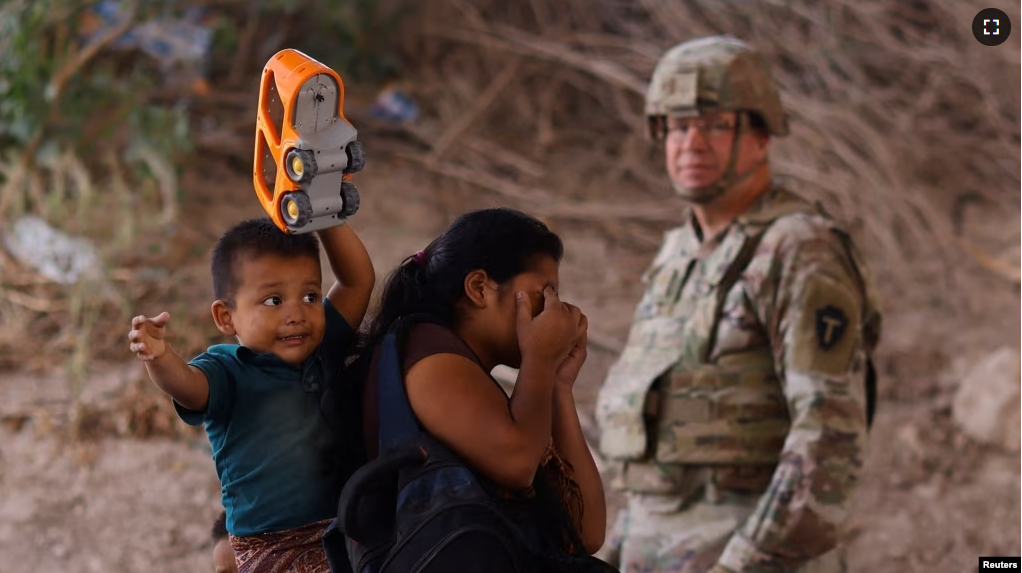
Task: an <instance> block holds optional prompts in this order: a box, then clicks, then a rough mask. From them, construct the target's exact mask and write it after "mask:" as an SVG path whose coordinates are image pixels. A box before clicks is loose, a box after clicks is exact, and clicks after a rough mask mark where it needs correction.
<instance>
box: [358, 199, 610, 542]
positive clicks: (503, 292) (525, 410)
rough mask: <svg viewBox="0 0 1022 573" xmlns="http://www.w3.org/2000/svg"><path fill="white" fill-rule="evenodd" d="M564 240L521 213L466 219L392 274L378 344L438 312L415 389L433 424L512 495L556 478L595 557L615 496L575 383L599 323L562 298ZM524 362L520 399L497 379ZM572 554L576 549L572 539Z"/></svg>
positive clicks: (426, 335) (372, 431)
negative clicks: (589, 437) (607, 492)
mask: <svg viewBox="0 0 1022 573" xmlns="http://www.w3.org/2000/svg"><path fill="white" fill-rule="evenodd" d="M562 254H563V246H562V244H561V240H560V239H559V238H558V237H557V235H555V234H554V233H552V232H551V231H550V230H549V229H547V227H546V226H545V225H543V223H541V222H539V221H537V220H535V219H533V218H531V217H529V216H528V215H525V214H523V213H520V212H517V211H513V210H510V209H486V210H482V211H475V212H471V213H467V214H465V215H462V216H461V217H459V218H458V219H457V220H456V221H455V222H454V223H453V224H452V225H451V227H450V228H449V229H448V230H447V231H446V232H445V233H444V234H442V235H441V236H440V237H438V238H437V239H436V240H434V241H433V242H432V243H431V244H430V245H429V246H428V247H427V248H426V249H425V250H423V251H420V252H418V253H416V254H415V256H413V257H411V258H409V259H408V260H407V261H405V262H404V263H403V264H402V265H401V266H400V267H398V269H397V270H395V271H394V273H393V274H392V275H391V276H390V277H389V278H388V280H387V283H386V285H385V287H384V290H383V295H382V298H381V301H380V310H379V312H378V314H377V316H376V317H375V319H374V320H373V322H372V324H371V326H370V329H369V334H368V340H367V346H368V348H370V349H373V350H374V351H375V350H376V349H377V348H378V346H379V343H380V341H381V340H382V338H383V336H384V335H385V334H386V332H387V329H388V328H389V327H390V326H391V325H392V324H393V323H394V321H396V320H397V319H398V318H399V317H402V316H407V315H410V314H416V313H428V314H430V315H432V316H433V317H435V318H437V319H439V320H440V321H441V322H442V323H443V324H444V326H440V325H436V324H428V323H422V324H417V325H415V326H414V327H412V329H411V331H410V332H409V333H408V338H407V339H406V342H405V344H404V353H403V356H402V359H403V365H402V366H403V368H404V372H405V390H406V393H407V396H408V401H409V403H410V404H411V407H412V410H413V412H414V413H415V416H416V417H417V418H418V420H419V422H420V424H421V425H422V426H423V428H424V429H425V430H426V431H427V432H429V433H430V434H431V435H432V436H433V437H434V438H436V439H437V440H438V441H440V442H441V443H443V444H444V445H445V446H446V447H447V448H449V449H450V450H452V451H453V452H454V453H455V454H457V455H458V456H459V457H460V458H461V459H462V461H463V462H464V463H465V464H466V465H468V466H469V467H470V468H472V469H473V470H474V471H475V472H476V473H477V474H478V475H480V476H482V477H484V478H486V479H488V480H489V481H490V482H492V484H494V485H496V486H498V487H499V488H500V489H502V490H504V491H505V492H506V493H507V495H509V496H519V495H525V496H529V495H532V494H533V493H534V492H533V489H532V488H533V486H534V484H533V479H534V477H535V476H536V475H537V469H538V468H539V467H540V466H543V468H544V470H545V472H543V473H542V474H539V475H545V476H547V478H548V479H549V485H551V486H552V489H553V490H554V491H555V492H556V493H557V496H558V498H559V499H560V500H561V503H562V504H563V505H564V509H565V510H566V511H567V514H568V515H569V517H570V518H571V523H572V525H573V526H574V528H575V530H576V533H577V537H578V539H579V541H580V542H581V543H582V545H583V548H584V550H585V552H587V553H588V554H590V555H592V554H593V553H595V552H596V551H597V550H598V549H599V548H600V547H601V546H602V545H603V540H604V535H605V532H606V503H605V499H604V492H603V484H602V482H601V480H600V475H599V472H598V471H597V469H596V463H595V462H594V461H593V458H592V454H591V453H590V451H589V448H588V446H587V444H586V441H585V438H584V437H583V434H582V428H581V425H580V423H579V420H578V413H577V411H576V410H575V401H574V397H573V395H572V386H573V384H574V382H575V378H576V377H577V376H578V372H579V369H580V368H581V367H582V364H583V362H584V361H585V358H586V329H587V326H588V322H587V320H586V317H585V315H583V314H582V313H581V311H579V309H578V308H576V307H574V306H572V305H569V304H566V303H563V302H561V301H560V299H559V298H558V296H557V288H558V265H559V263H560V260H561V256H562ZM499 364H503V365H507V366H510V367H513V368H518V369H519V374H518V382H517V384H516V385H515V389H514V392H513V393H512V395H511V397H510V399H509V398H508V396H507V395H506V394H505V393H504V391H503V390H502V389H501V387H500V386H499V385H498V384H497V383H496V381H495V380H494V379H493V378H492V377H491V376H490V374H489V373H490V371H492V370H493V368H494V367H495V366H497V365H499ZM376 398H377V380H376V356H375V355H374V357H373V358H372V361H371V363H370V366H369V373H368V378H367V382H366V388H365V392H364V394H363V405H362V408H363V413H364V416H363V419H364V431H365V446H366V451H367V454H368V456H369V459H374V458H375V457H376V455H377V447H378V424H377V420H376V412H377V402H376ZM565 545H566V547H565V549H566V550H568V551H573V550H574V549H577V548H574V547H571V546H570V542H567V541H565Z"/></svg>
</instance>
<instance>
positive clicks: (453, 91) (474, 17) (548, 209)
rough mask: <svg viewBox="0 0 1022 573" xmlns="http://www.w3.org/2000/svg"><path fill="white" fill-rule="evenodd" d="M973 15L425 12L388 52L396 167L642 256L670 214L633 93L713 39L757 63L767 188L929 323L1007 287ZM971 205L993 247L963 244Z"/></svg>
mask: <svg viewBox="0 0 1022 573" xmlns="http://www.w3.org/2000/svg"><path fill="white" fill-rule="evenodd" d="M984 7H985V5H981V4H980V3H976V2H966V1H958V0H917V1H914V2H890V1H881V0H864V1H860V2H819V1H816V0H801V1H796V0H750V1H743V2H725V1H721V0H689V1H687V2H676V1H671V0H643V1H641V2H626V1H624V0H599V1H595V2H594V1H588V0H587V1H585V2H583V1H581V0H577V1H576V0H563V1H559V2H554V1H552V0H530V1H529V2H514V3H504V2H495V1H492V0H474V1H470V0H429V1H428V2H426V3H424V5H423V6H422V14H424V17H422V18H420V19H417V20H416V19H411V18H410V19H409V23H408V30H407V31H406V33H405V34H404V35H403V38H404V39H405V44H404V46H403V50H404V53H405V54H406V57H407V59H408V60H409V64H408V66H407V69H409V70H413V76H412V77H409V78H406V79H407V81H408V83H409V84H410V85H413V86H415V89H416V92H417V94H418V97H419V99H420V101H422V102H424V103H425V104H426V105H427V106H430V107H429V108H428V109H427V113H428V114H429V116H430V117H431V118H434V122H433V123H432V124H429V123H427V124H425V125H424V126H423V127H420V128H418V129H417V130H416V135H417V136H418V138H419V139H420V140H422V141H423V142H425V144H426V145H427V146H428V147H429V151H427V152H426V153H415V152H407V151H404V152H402V155H403V156H404V157H411V158H413V159H416V160H417V161H418V162H419V163H420V164H422V165H423V166H425V167H426V168H427V169H429V170H431V171H432V172H434V173H437V174H440V175H442V176H444V177H446V178H449V179H452V180H454V181H459V182H462V183H465V184H468V185H470V186H472V187H474V188H477V189H478V188H483V189H487V190H489V191H491V192H494V193H498V194H501V195H503V196H504V197H505V198H507V199H509V200H511V201H513V202H516V203H519V204H521V205H522V206H524V207H527V208H530V209H532V210H534V211H535V212H537V213H538V214H540V215H542V216H545V217H548V218H553V219H583V220H586V221H587V222H588V223H587V224H590V225H600V226H602V227H603V228H604V230H606V231H607V232H608V233H612V234H613V235H614V236H615V237H617V238H628V239H631V240H633V244H635V245H636V247H637V248H639V249H642V250H645V251H648V250H651V249H652V248H653V245H655V244H656V243H657V241H658V239H659V231H660V230H661V229H662V228H663V227H665V226H667V225H669V223H670V222H671V221H677V220H678V219H679V217H678V216H677V215H676V214H677V213H678V212H679V211H678V208H679V206H678V203H677V202H676V201H675V199H674V198H673V197H672V196H671V193H670V190H669V186H668V185H667V184H666V181H665V179H664V176H663V175H662V171H663V170H662V168H661V165H660V159H659V155H658V153H657V150H656V149H654V148H653V147H652V146H651V145H650V144H649V143H647V142H645V141H644V136H643V133H642V128H643V122H642V116H641V113H642V95H643V93H644V90H645V85H646V79H647V78H648V77H649V75H650V73H651V71H652V69H653V66H654V65H655V63H656V60H657V58H658V57H659V55H660V54H661V53H662V51H663V50H664V49H665V48H666V47H668V46H670V45H673V44H674V43H676V42H678V41H683V40H686V39H690V38H693V37H696V36H700V35H706V34H714V33H731V34H734V35H736V36H738V37H740V38H743V39H745V40H748V41H750V42H751V43H753V44H754V45H756V46H757V47H759V48H760V49H761V50H763V51H764V53H765V54H766V55H767V56H768V57H769V59H770V60H771V61H772V62H773V65H774V71H775V75H776V77H777V79H778V81H779V83H780V86H781V88H782V90H783V93H784V97H785V103H786V105H787V107H788V109H789V110H790V112H791V114H792V129H793V133H792V135H791V137H789V138H787V139H786V140H779V141H777V142H775V147H774V160H775V163H774V165H775V170H776V172H777V174H779V175H782V176H785V177H786V178H788V179H789V180H791V181H792V182H793V183H794V184H795V185H796V186H797V188H798V189H800V190H801V191H802V192H803V193H805V194H807V195H809V196H811V197H813V198H815V199H818V200H820V201H821V202H822V203H823V204H824V205H825V206H826V208H827V209H828V211H830V212H831V213H832V214H834V215H836V216H838V217H839V218H841V219H842V220H844V221H845V222H846V223H847V224H848V226H849V227H850V228H851V230H852V231H853V232H854V233H855V235H856V236H857V238H858V240H859V241H860V243H861V244H862V245H863V247H864V250H866V251H867V252H868V253H869V255H870V257H871V259H872V261H873V270H874V274H875V275H876V278H877V280H878V282H879V284H880V285H881V287H882V290H883V292H884V294H885V295H886V296H885V298H886V299H887V304H888V306H891V307H897V308H900V309H904V308H912V309H929V310H928V311H927V312H936V313H941V316H942V317H943V318H945V319H946V318H947V317H948V316H950V315H952V314H954V313H956V312H958V311H960V310H961V309H962V306H963V304H964V303H965V300H966V299H967V298H968V297H969V296H970V295H971V294H972V293H973V292H975V290H977V289H980V288H983V289H986V288H987V287H988V283H987V279H988V278H989V277H990V276H994V277H997V280H1000V281H1001V286H1002V287H1003V286H1005V285H1007V286H1009V287H1010V286H1011V284H1012V283H1013V284H1015V285H1017V283H1018V280H1019V278H1018V277H1019V263H1018V252H1017V247H1015V245H1018V244H1019V234H1018V228H1019V220H1018V216H1017V213H1018V212H1019V207H1020V201H1019V198H1020V195H1019V192H1018V191H1017V190H1018V189H1019V186H1020V178H1019V173H1020V163H1019V150H1020V148H1019V127H1018V126H1019V107H1020V106H1019V104H1020V102H1019V96H1018V95H1017V92H1015V91H1014V86H1015V85H1018V83H1019V79H1020V78H1019V69H1020V67H1019V48H1018V43H1017V42H1012V41H1009V42H1008V43H1006V44H1004V45H1002V46H1000V47H998V48H988V47H986V46H982V45H980V44H979V43H978V42H976V40H975V39H974V38H973V37H972V34H971V28H970V25H971V21H972V18H973V16H974V15H975V14H976V13H977V12H978V11H979V10H980V9H982V8H984ZM1009 16H1010V17H1011V18H1014V19H1018V17H1019V12H1018V8H1016V7H1013V8H1011V9H1010V10H1009ZM973 204H979V205H981V206H982V207H983V210H982V212H983V213H988V214H989V213H993V214H1001V218H1000V219H998V220H997V221H986V222H985V223H986V224H987V225H999V226H1000V228H1001V229H1003V231H1001V232H999V233H994V234H990V233H986V234H985V235H984V236H979V235H974V236H970V233H969V231H968V229H967V227H968V225H963V224H962V221H963V219H968V218H970V217H971V216H972V214H973V212H974V211H971V210H970V209H971V208H972V207H971V206H972V205H973ZM984 216H986V215H984ZM975 226H976V225H973V227H975ZM636 239H637V242H636V241H634V240H636ZM1016 298H1017V297H1016Z"/></svg>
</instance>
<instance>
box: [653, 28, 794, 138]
mask: <svg viewBox="0 0 1022 573" xmlns="http://www.w3.org/2000/svg"><path fill="white" fill-rule="evenodd" d="M705 111H746V112H752V113H754V114H756V115H758V116H759V117H760V118H761V119H762V120H763V122H764V123H765V124H766V127H767V130H768V132H769V133H770V135H773V136H778V137H780V136H784V135H787V134H788V122H787V117H786V115H785V113H784V108H783V107H782V105H781V97H780V94H779V93H778V92H777V88H776V86H775V85H774V80H773V77H772V76H771V75H770V68H769V66H768V65H767V62H766V60H765V59H764V58H763V57H762V56H761V55H759V54H758V53H757V52H756V51H755V50H753V49H752V47H751V46H749V45H748V44H746V43H744V42H742V41H741V40H738V39H737V38H735V37H733V36H727V35H724V36H711V37H708V38H699V39H697V40H691V41H688V42H683V43H681V44H678V45H676V46H674V47H673V48H671V49H670V50H668V51H667V53H666V54H664V56H663V57H662V58H660V61H659V62H658V63H657V65H656V69H655V70H654V71H653V78H652V80H651V81H650V83H649V87H648V89H647V92H646V119H647V122H648V124H649V129H650V134H651V135H652V136H653V137H654V138H655V137H657V136H658V134H660V133H662V132H661V131H660V130H661V129H662V128H661V127H660V126H662V125H663V124H662V121H663V119H664V118H666V117H684V116H691V115H698V114H700V113H702V112H705Z"/></svg>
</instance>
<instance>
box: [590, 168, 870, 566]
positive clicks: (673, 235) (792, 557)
mask: <svg viewBox="0 0 1022 573" xmlns="http://www.w3.org/2000/svg"><path fill="white" fill-rule="evenodd" d="M798 203H800V204H801V205H802V206H803V208H801V209H794V210H793V209H790V206H791V205H792V204H798ZM743 233H744V234H745V235H746V236H752V235H759V242H758V243H757V244H756V247H755V250H754V251H753V252H752V253H751V258H750V259H749V260H748V263H747V264H745V266H744V270H743V271H742V272H741V274H740V275H739V276H738V277H737V280H735V281H734V282H733V283H732V286H731V287H730V288H729V289H728V292H726V293H718V292H715V291H714V290H713V286H714V284H716V283H714V279H713V276H714V272H713V270H712V269H711V270H710V271H704V273H703V275H705V276H704V277H703V278H705V277H709V278H708V279H707V280H704V281H702V282H706V283H707V284H694V285H681V284H679V285H677V286H676V287H675V290H676V291H677V292H678V294H676V295H675V296H674V300H676V301H678V302H679V303H682V306H684V301H685V300H686V299H687V298H689V297H688V296H686V295H685V294H683V293H684V292H685V291H686V290H692V291H694V292H696V293H698V296H705V297H717V296H720V297H722V298H721V300H722V301H723V305H722V309H721V311H720V312H719V313H718V314H717V315H716V316H715V317H714V318H713V320H714V321H715V323H714V324H712V325H711V326H710V328H708V329H707V330H708V331H709V332H710V336H709V340H708V341H706V342H705V343H699V342H693V341H692V340H687V339H686V333H685V330H684V329H683V328H682V329H678V330H677V332H675V333H673V334H672V335H673V336H675V337H676V338H677V339H678V340H677V342H678V348H677V350H676V351H675V350H670V349H668V350H667V351H664V345H663V344H662V343H660V344H656V343H653V344H652V346H656V347H657V350H654V351H653V354H651V355H649V356H644V350H643V348H649V347H650V346H651V343H650V342H649V340H650V338H649V336H650V335H652V336H653V338H656V333H655V332H654V333H651V332H643V328H646V329H647V330H650V329H652V330H656V329H664V328H667V329H668V330H669V329H670V328H671V327H666V326H663V325H662V324H661V325H659V326H656V325H655V323H650V324H654V326H650V325H649V324H648V325H647V326H646V327H643V326H642V325H640V324H639V323H640V322H641V321H640V320H639V317H640V315H642V314H643V305H648V304H649V303H650V301H651V299H652V298H654V297H651V296H650V293H649V292H647V293H646V296H645V297H644V299H643V302H642V303H640V305H639V307H640V308H639V309H638V311H637V315H636V317H637V320H636V324H635V325H634V326H633V331H632V335H631V336H630V337H629V343H628V346H627V347H626V349H625V351H624V353H623V355H622V358H621V359H620V360H619V362H618V364H616V365H615V368H616V369H617V370H615V368H612V370H611V373H610V375H609V376H608V382H607V384H614V383H615V382H614V379H615V376H616V377H617V378H619V379H623V380H625V379H627V382H626V385H627V384H632V385H633V386H634V385H635V384H639V385H642V384H645V388H647V389H648V388H649V387H650V386H651V385H652V383H653V380H651V379H649V378H660V377H661V376H663V375H664V374H667V373H668V372H672V371H673V372H676V371H677V370H678V369H679V366H680V367H682V368H697V369H699V370H704V369H712V368H713V367H714V365H715V364H723V363H726V362H727V361H728V359H732V358H734V357H735V356H736V355H737V356H740V355H742V354H743V353H747V354H748V355H750V356H754V355H755V353H754V352H753V351H758V352H760V354H762V355H764V356H767V357H768V359H769V358H772V361H773V369H772V370H773V372H772V373H771V376H770V378H771V379H773V380H776V382H777V384H779V385H780V391H781V392H782V393H783V401H784V402H786V404H787V414H788V418H789V419H790V425H789V427H788V430H787V434H786V436H785V437H784V439H783V443H782V444H780V449H779V455H778V459H777V466H776V470H775V471H774V473H773V478H772V481H771V483H770V485H769V487H768V489H767V491H766V492H765V493H764V494H763V495H762V497H761V498H760V500H759V503H758V506H757V508H756V510H755V511H754V512H753V514H752V515H751V516H750V517H749V519H748V520H747V521H746V522H745V523H744V524H742V525H741V526H740V527H739V528H738V530H737V531H736V532H735V534H734V535H733V537H732V539H731V540H730V542H729V543H728V545H727V547H726V548H725V549H724V552H723V554H722V556H721V558H720V563H721V564H722V565H724V566H725V567H727V568H728V569H730V570H733V571H735V572H738V573H746V572H749V573H751V572H757V573H758V572H761V571H762V572H766V571H771V572H772V571H787V570H792V569H795V568H797V567H798V566H799V565H800V564H802V563H804V562H806V561H807V560H809V559H812V558H813V557H815V556H818V555H822V554H823V553H826V552H827V551H829V550H831V549H832V548H833V547H835V546H836V544H837V542H838V536H839V529H840V527H841V525H842V524H843V522H844V521H845V519H846V517H847V515H848V510H849V503H850V500H851V496H852V493H853V491H854V489H855V487H856V485H857V484H858V481H859V476H860V473H861V469H862V464H863V459H864V456H865V447H866V434H867V427H866V416H865V409H866V408H865V391H864V379H865V360H866V357H867V353H868V352H869V351H871V350H872V347H873V346H874V345H875V344H876V341H877V340H878V338H879V313H878V312H876V310H875V309H876V303H875V300H874V298H873V294H872V290H871V288H870V286H869V285H870V282H869V277H868V275H867V273H866V267H865V266H864V265H863V264H862V261H861V257H860V256H859V255H858V253H857V251H856V250H855V248H854V246H853V245H852V244H851V241H850V240H849V239H848V237H847V236H846V235H844V234H843V233H842V232H841V231H840V230H839V229H837V228H836V227H835V225H834V223H833V222H832V221H831V220H829V219H828V218H827V217H826V216H825V215H823V214H822V213H820V212H818V211H816V210H815V209H813V208H812V206H811V205H809V204H808V203H807V202H805V201H804V200H802V199H800V198H798V197H797V196H796V195H794V194H792V193H790V192H789V191H787V190H785V189H783V188H780V187H775V188H774V189H773V190H771V191H770V192H769V193H768V194H767V195H765V196H764V197H763V198H762V199H760V200H759V201H758V202H757V204H756V205H754V206H753V207H752V208H750V209H749V210H748V211H747V212H746V213H744V214H742V215H741V216H739V217H738V218H737V219H736V221H735V222H734V223H733V224H732V225H731V226H730V227H729V229H728V230H726V231H725V232H724V233H723V234H722V235H721V236H720V237H717V238H714V239H712V240H710V241H707V242H706V243H702V244H701V243H700V241H699V238H698V236H697V234H696V230H695V226H694V223H693V221H692V220H691V219H690V220H689V222H688V223H686V224H685V225H683V226H682V227H680V228H678V229H674V230H672V231H670V232H668V238H667V240H665V243H664V249H662V250H661V252H660V253H659V254H658V255H657V258H656V259H655V260H654V264H653V267H658V266H663V265H664V264H665V263H666V262H667V261H668V260H670V259H671V258H672V257H685V256H693V252H696V251H698V253H699V254H698V255H696V257H697V258H699V257H702V258H703V259H704V260H706V261H709V262H714V261H715V259H717V258H718V257H715V256H714V254H707V253H713V252H714V251H715V250H719V249H721V248H725V247H726V246H727V245H728V243H729V238H730V242H731V243H735V239H734V238H733V237H734V236H735V234H743ZM729 236H730V237H729ZM738 242H739V243H740V241H738ZM722 260H723V262H725V263H728V262H730V261H729V260H728V257H727V256H724V257H723V258H722ZM689 280H693V279H689ZM695 280H697V281H698V280H700V279H699V276H697V277H696V279H695ZM674 282H676V281H674ZM653 288H654V287H653V285H651V286H650V289H651V290H653ZM692 312H695V310H694V309H693V311H689V314H691V313H692ZM696 314H699V313H698V312H696ZM671 315H672V316H674V317H677V320H681V321H686V320H687V321H689V322H696V321H698V320H700V319H699V318H697V317H695V318H694V317H693V316H689V315H687V314H686V310H685V308H679V309H676V310H674V311H673V312H672V313H671ZM644 338H646V340H645V341H644V340H643V339H644ZM694 344H696V345H700V348H698V349H695V354H697V355H698V357H697V358H695V360H694V361H693V356H695V355H693V356H688V355H689V354H693V352H692V351H693V348H690V347H692V346H693V345H694ZM667 346H670V345H667ZM667 362H670V363H669V364H668V365H667V368H666V369H665V368H664V364H665V363H667ZM697 362H701V364H696V363H697ZM648 368H653V369H654V370H656V371H655V372H654V371H653V370H649V371H646V370H648ZM636 373H639V375H638V376H636ZM697 377H698V375H697ZM624 401H625V402H631V403H630V404H629V405H625V404H624V402H622V401H621V400H618V401H615V399H614V398H613V397H612V396H611V395H610V394H608V395H607V396H603V392H601V400H600V403H599V404H598V413H597V415H598V418H600V419H601V425H604V424H606V425H608V426H613V425H614V424H613V423H612V422H613V421H614V419H615V416H616V415H619V414H620V413H624V412H632V411H634V400H624ZM616 409H620V412H617V411H616ZM627 415H631V414H630V413H629V414H627ZM735 422H737V423H741V422H740V421H737V420H736V421H735ZM624 426H627V427H629V428H634V427H636V426H634V425H630V424H624ZM661 435H663V433H661ZM667 435H670V434H669V433H668V434H667ZM620 438H621V439H619V440H615V439H614V438H613V437H611V438H608V439H607V440H606V441H605V442H603V443H601V449H604V450H605V453H607V454H608V457H611V458H613V457H615V454H621V455H619V456H618V457H627V455H628V454H627V452H630V451H632V450H634V449H635V447H636V445H637V436H635V435H634V432H631V433H628V435H627V436H620ZM642 439H643V441H645V437H644V436H643V437H642ZM661 439H662V438H661ZM620 444H628V445H627V446H621V445H620ZM687 447H689V448H690V449H698V448H701V447H705V448H707V449H712V448H713V447H714V445H712V444H709V445H706V446H702V445H700V444H699V443H698V442H696V443H695V444H694V445H693V444H689V445H688V446H687ZM774 453H776V452H774ZM678 457H684V456H683V455H682V456H678ZM692 457H693V458H700V457H703V458H707V457H709V458H712V456H705V455H699V454H696V455H694V456H692ZM718 462H719V460H718Z"/></svg>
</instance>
